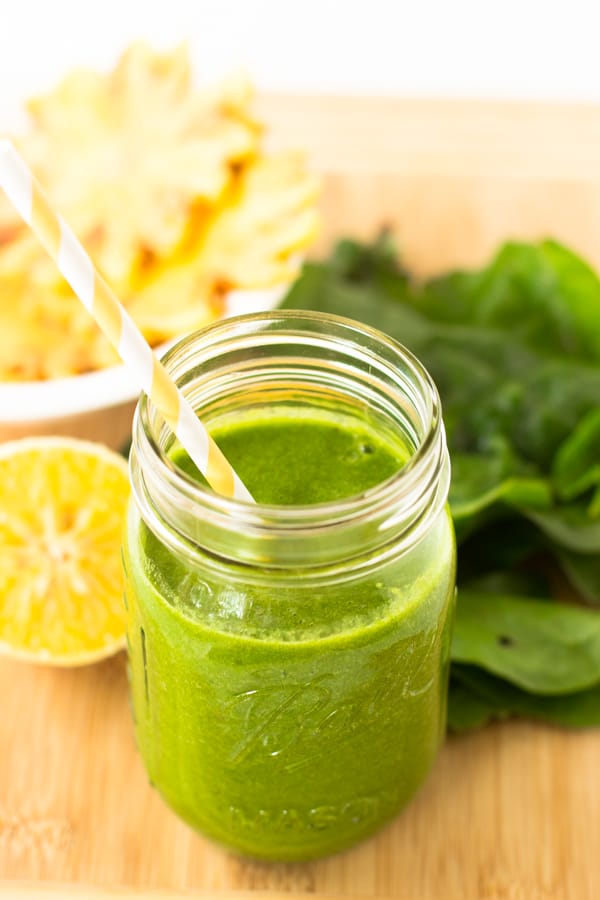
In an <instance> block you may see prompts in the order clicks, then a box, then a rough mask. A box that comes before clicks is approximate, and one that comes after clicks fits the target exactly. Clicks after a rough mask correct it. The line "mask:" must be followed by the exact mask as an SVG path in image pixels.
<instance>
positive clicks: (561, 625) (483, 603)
mask: <svg viewBox="0 0 600 900" xmlns="http://www.w3.org/2000/svg"><path fill="white" fill-rule="evenodd" d="M452 660H453V662H458V663H468V664H470V665H475V666H479V667H480V668H482V669H485V670H486V671H488V672H491V673H493V674H494V675H499V676H501V677H502V678H504V679H506V680H507V681H510V682H511V683H512V684H516V685H517V686H519V687H521V688H523V689H525V690H526V691H529V692H531V693H534V694H566V693H572V692H574V691H578V690H581V689H583V688H587V687H590V686H591V685H593V684H597V683H599V682H600V616H599V615H598V614H597V613H596V612H594V611H593V610H588V609H581V608H578V607H575V606H568V605H566V604H562V603H555V602H552V601H547V602H543V601H540V600H537V599H536V600H533V599H531V598H528V597H517V596H502V595H497V594H491V593H484V592H482V591H476V590H470V589H469V588H468V587H463V588H460V589H459V592H458V602H457V608H456V621H455V625H454V637H453V640H452Z"/></svg>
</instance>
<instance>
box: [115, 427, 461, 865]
mask: <svg viewBox="0 0 600 900" xmlns="http://www.w3.org/2000/svg"><path fill="white" fill-rule="evenodd" d="M213 434H214V436H215V437H216V439H217V441H218V443H219V444H220V446H221V448H222V449H223V451H224V453H225V454H226V456H227V457H228V458H229V459H230V461H231V462H232V464H233V466H234V468H235V469H236V471H238V473H239V475H240V476H241V478H242V480H243V481H244V482H245V483H246V485H247V487H248V488H249V490H250V491H251V493H252V494H253V496H254V497H255V499H257V500H258V501H260V502H263V503H270V504H286V503H287V504H289V503H293V504H306V503H317V502H323V501H329V500H335V499H339V498H342V497H347V496H349V495H350V494H355V493H360V492H362V491H364V490H368V489H369V488H370V487H373V486H374V485H376V484H378V483H379V482H381V481H383V480H385V479H387V478H389V477H390V476H391V475H393V474H394V472H396V471H398V469H399V468H401V467H402V465H404V464H405V462H406V460H407V458H408V456H409V452H408V450H407V448H406V447H405V446H404V445H402V444H398V443H395V442H394V443H393V444H392V443H391V442H389V441H384V440H383V439H382V438H381V437H380V436H378V435H377V434H375V433H374V432H373V430H372V429H370V428H369V427H368V425H367V424H366V423H362V422H355V423H354V424H353V425H352V427H349V425H348V422H347V421H345V420H341V419H339V420H338V419H336V417H335V416H334V415H333V414H330V415H319V417H318V418H317V417H314V418H310V417H307V416H304V417H302V418H299V417H298V416H297V415H294V412H293V411H292V412H290V413H285V412H281V413H279V414H277V415H275V416H273V415H272V416H269V417H264V418H262V419H260V418H255V419H247V420H245V421H242V422H240V423H238V424H235V423H229V424H228V425H227V426H223V427H222V428H221V429H220V430H216V431H214V432H213ZM173 458H174V461H175V462H176V464H177V465H179V466H181V467H182V468H184V469H185V470H186V471H187V472H188V473H189V474H194V476H195V477H196V476H197V477H199V478H200V476H198V475H197V473H196V472H195V469H194V467H193V464H192V463H191V462H190V461H189V459H187V457H185V456H184V455H182V454H181V452H179V453H177V452H176V453H174V456H173ZM130 528H131V531H130V536H129V539H128V541H127V546H126V570H127V574H128V592H127V596H128V609H129V630H128V633H129V651H130V678H131V687H132V696H133V707H134V714H135V720H136V735H137V741H138V745H139V748H140V751H141V754H142V756H143V758H144V761H145V763H146V766H147V769H148V772H149V775H150V778H151V780H152V782H153V784H155V785H156V787H157V788H158V789H159V790H160V792H161V793H162V795H163V796H164V798H165V799H166V800H167V802H168V803H169V804H170V805H171V806H172V807H173V808H174V809H175V810H176V811H177V812H178V813H179V814H180V815H181V816H182V817H183V818H184V819H185V820H186V821H188V822H189V823H190V824H191V825H193V826H194V827H196V828H198V829H200V830H201V831H203V832H204V833H205V834H207V835H209V836H210V837H212V838H214V839H216V840H218V841H220V842H222V843H224V844H226V845H228V846H230V847H233V848H234V849H236V850H239V851H241V852H244V853H247V854H250V855H252V856H257V857H263V858H268V859H284V860H294V859H308V858H313V857H315V856H320V855H323V854H326V853H331V852H335V851H337V850H340V849H342V848H344V847H346V846H349V845H350V844H352V843H354V842H355V841H357V840H358V839H360V838H361V837H364V836H366V835H368V834H370V833H372V832H373V831H374V830H376V829H377V828H378V827H379V826H380V825H381V824H383V823H384V822H385V821H387V820H388V819H390V818H391V817H392V816H393V815H395V814H396V813H397V811H398V810H399V809H400V808H401V807H402V806H403V805H404V804H405V803H406V802H407V800H408V799H409V798H410V797H411V796H412V795H413V794H414V792H415V791H416V789H417V788H418V786H419V785H420V784H421V782H422V781H423V779H424V778H425V776H426V774H427V772H428V771H429V769H430V767H431V765H432V762H433V759H434V758H435V755H436V753H437V750H438V748H439V745H440V742H441V740H442V736H443V733H444V726H445V697H446V683H447V670H448V663H449V644H450V620H451V607H452V602H451V597H452V592H453V575H454V570H453V561H454V548H453V539H452V530H451V526H450V524H449V520H448V517H447V515H446V514H444V515H442V516H441V517H440V520H439V521H438V523H437V525H436V526H435V527H434V529H433V531H432V533H431V534H430V535H429V536H428V538H427V539H425V540H424V541H423V542H422V543H421V544H420V545H419V546H418V547H417V548H416V549H415V550H414V551H412V552H411V553H410V554H408V555H407V556H405V557H399V558H397V559H395V560H392V561H390V562H389V563H388V564H386V565H385V566H383V567H382V566H379V567H371V569H370V570H368V571H366V572H365V574H363V575H358V574H356V575H355V577H348V578H346V579H343V580H342V581H341V582H338V583H336V584H333V585H332V584H331V583H327V582H326V581H323V580H322V581H321V582H319V581H318V580H314V578H313V580H310V579H307V578H306V577H302V575H300V574H293V573H277V572H273V571H270V572H266V573H263V574H262V575H261V574H260V573H259V574H258V576H257V575H256V573H254V575H253V576H252V577H247V576H245V573H244V567H243V566H235V565H233V564H227V563H225V562H223V561H221V562H220V561H218V560H214V559H213V560H209V559H208V558H207V559H206V565H202V566H201V567H200V568H198V567H194V566H192V565H191V564H189V563H185V562H184V561H183V560H182V559H178V558H176V557H175V556H174V555H173V554H172V553H171V552H170V551H169V550H167V549H166V548H165V547H164V546H163V545H162V544H161V543H160V542H159V541H158V539H157V538H156V537H155V536H154V535H153V534H152V533H151V532H150V531H149V530H148V529H147V528H146V527H145V526H143V525H141V526H140V527H139V528H136V527H135V521H134V517H133V515H132V516H131V517H130ZM349 565H350V564H349ZM348 575H349V576H351V575H352V573H351V572H350V571H349V572H348Z"/></svg>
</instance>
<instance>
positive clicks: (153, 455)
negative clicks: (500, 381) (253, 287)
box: [130, 310, 448, 537]
mask: <svg viewBox="0 0 600 900" xmlns="http://www.w3.org/2000/svg"><path fill="white" fill-rule="evenodd" d="M266 326H270V327H271V329H274V330H262V331H261V327H264V328H266ZM333 333H337V334H338V339H340V336H341V340H342V341H343V344H344V349H345V350H346V352H348V348H350V347H351V346H352V345H354V346H356V347H358V346H360V345H364V344H365V341H366V340H367V341H369V342H371V343H372V345H373V346H374V347H375V348H376V349H377V352H378V353H379V355H380V356H381V358H382V359H383V354H384V353H386V354H387V355H388V356H389V357H390V359H392V360H393V359H396V360H397V361H398V363H399V362H400V361H401V363H402V366H403V368H404V370H406V372H407V373H408V375H409V376H410V379H411V381H412V384H413V386H416V387H417V389H418V391H419V393H420V397H421V400H422V401H423V404H424V405H423V409H424V413H425V422H424V434H423V438H422V440H420V441H419V443H418V445H417V446H416V448H415V449H414V452H413V453H412V454H411V456H410V458H409V459H408V460H407V462H406V464H405V465H403V466H402V467H401V468H400V469H399V470H398V471H397V472H395V473H394V474H393V475H391V476H390V477H389V478H387V479H385V480H384V481H381V482H379V483H378V484H376V485H373V486H372V487H370V488H368V489H366V490H364V491H362V492H360V493H358V494H353V495H350V496H348V497H343V498H340V499H337V500H334V501H326V502H321V503H314V504H305V505H295V506H283V505H277V506H276V505H270V504H263V503H252V502H249V501H245V500H240V499H237V498H229V497H225V496H223V495H219V494H216V493H215V492H214V491H213V490H212V489H211V488H210V487H208V486H205V485H202V484H201V483H199V482H198V481H195V480H194V479H193V478H192V477H191V476H190V475H188V474H187V473H186V472H184V471H183V470H182V469H180V468H179V467H178V466H176V465H175V463H173V461H172V460H171V459H170V457H169V455H168V453H167V452H166V451H165V449H164V447H163V446H162V445H161V439H160V437H159V435H158V434H157V433H156V425H157V423H158V422H159V421H160V420H159V419H158V414H157V412H156V410H155V408H154V407H153V404H152V402H151V400H149V398H148V397H147V396H146V395H142V397H141V398H140V401H139V403H138V407H137V409H136V414H135V417H134V430H133V445H132V451H133V452H132V455H131V460H133V458H134V456H136V457H140V458H143V459H144V460H145V461H148V460H151V461H152V466H154V467H156V469H157V471H158V474H159V478H160V479H162V480H163V481H164V482H165V483H166V484H168V485H169V488H170V490H171V493H172V494H173V495H178V496H179V498H180V499H181V500H182V501H183V502H185V503H187V504H188V505H189V504H191V505H195V506H196V508H197V509H198V510H199V511H201V512H202V514H203V515H205V516H207V517H209V518H210V517H216V518H217V519H218V520H219V521H222V522H225V521H229V522H230V523H235V527H236V528H239V529H241V530H243V531H244V532H245V533H250V532H253V531H260V530H261V529H262V530H264V529H267V530H269V531H270V533H271V534H287V535H291V534H296V535H300V536H302V535H304V534H310V535H311V536H313V537H316V536H317V534H318V533H319V532H322V533H323V534H325V533H327V532H330V531H331V529H335V528H336V526H337V527H343V526H344V525H345V524H348V523H350V522H352V521H354V520H356V519H357V518H358V519H360V518H362V519H363V520H369V521H375V520H378V521H379V520H381V521H382V522H385V523H388V522H389V521H390V520H391V519H393V518H394V516H395V517H396V518H397V517H398V515H399V513H398V509H399V507H401V509H402V511H403V514H404V513H406V507H407V505H412V506H414V505H415V504H416V505H418V506H423V504H424V498H425V497H426V496H427V497H429V498H430V500H433V499H435V504H434V505H435V507H436V508H441V506H443V505H444V504H445V501H446V496H447V488H448V485H447V483H446V484H445V485H444V484H442V485H441V491H440V490H439V488H440V484H439V482H440V473H441V471H442V469H444V467H445V468H446V469H447V467H448V461H447V450H446V445H445V434H444V426H443V422H442V418H441V409H440V401H439V395H438V392H437V388H436V386H435V384H434V382H433V380H432V378H431V376H430V375H429V373H428V372H427V370H426V369H425V367H424V366H423V365H422V363H421V362H420V361H419V360H418V359H417V357H416V356H415V355H414V354H413V353H411V351H409V350H408V349H407V348H406V347H404V346H403V345H402V344H400V343H399V342H398V341H395V340H394V339H393V338H391V337H389V336H388V335H386V334H384V333H383V332H381V331H379V330H378V329H375V328H371V327H370V326H366V325H363V324H362V323H359V322H356V321H354V320H352V319H349V318H345V317H342V316H335V315H331V314H328V313H320V312H312V311H308V310H307V311H296V310H293V311H291V310H290V311H286V310H275V311H269V312H266V313H251V314H248V315H243V316H235V317H231V318H228V319H225V320H221V321H219V322H217V323H215V324H213V325H211V326H209V327H207V328H205V329H202V330H201V331H197V332H194V333H192V334H190V335H188V336H186V337H184V338H183V339H182V340H180V341H179V342H177V343H176V344H175V345H174V346H172V347H171V348H170V349H169V350H168V351H167V352H166V353H165V355H164V356H163V358H162V361H163V363H164V365H165V367H166V368H167V371H169V372H170V374H172V375H173V377H175V380H177V381H179V380H180V379H179V378H178V377H177V376H176V375H175V374H174V373H175V372H176V370H177V369H178V368H181V365H182V358H185V356H186V354H188V353H189V351H190V349H193V350H195V351H196V352H197V351H198V348H199V347H201V348H203V350H204V351H205V353H206V354H207V356H208V358H210V359H218V358H219V348H223V347H225V346H226V345H229V344H230V342H231V340H232V339H234V338H235V337H240V336H241V338H245V337H254V338H255V339H256V337H257V335H263V337H266V336H273V335H275V336H276V339H281V338H283V337H290V338H294V339H296V340H297V339H301V338H303V337H304V338H306V339H308V338H309V337H314V335H315V334H318V335H319V336H320V337H321V338H322V339H324V340H328V339H330V337H331V335H332V334H333ZM340 346H341V343H340ZM404 377H405V376H404ZM180 387H182V389H183V392H184V394H185V392H186V391H185V386H183V385H181V384H180ZM130 464H131V465H132V466H133V462H131V463H130ZM152 466H151V467H152ZM134 474H135V473H134V472H133V469H132V484H133V485H134V486H135V478H134ZM139 474H140V473H137V475H138V476H139ZM149 477H151V476H149V475H148V474H147V468H144V473H143V478H145V479H146V480H148V478H149ZM445 481H446V482H447V478H446V479H445ZM138 500H139V498H138ZM138 505H139V503H138ZM425 505H426V504H425Z"/></svg>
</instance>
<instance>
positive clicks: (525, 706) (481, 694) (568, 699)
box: [448, 666, 600, 731]
mask: <svg viewBox="0 0 600 900" xmlns="http://www.w3.org/2000/svg"><path fill="white" fill-rule="evenodd" d="M511 715H512V716H524V717H526V718H531V719H539V720H542V721H545V722H551V723H553V724H555V725H562V726H565V727H569V728H589V727H592V726H598V725H600V684H597V685H594V686H593V687H591V688H587V689H586V690H583V691H576V692H574V693H572V694H563V695H559V696H544V697H541V696H539V695H537V694H531V693H528V692H527V691H524V690H521V689H520V688H518V687H515V686H514V685H512V684H508V683H507V682H506V681H502V679H500V678H496V677H494V676H493V675H489V674H488V673H487V672H482V671H481V670H479V669H475V668H473V667H471V666H455V667H454V668H453V670H452V682H451V685H450V692H449V698H448V725H449V727H450V728H451V730H453V731H466V730H469V729H472V728H478V727H480V726H481V725H483V724H485V723H486V722H489V721H491V720H492V719H504V718H507V717H508V716H511Z"/></svg>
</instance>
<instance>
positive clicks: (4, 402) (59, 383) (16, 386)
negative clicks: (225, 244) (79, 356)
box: [0, 285, 289, 450]
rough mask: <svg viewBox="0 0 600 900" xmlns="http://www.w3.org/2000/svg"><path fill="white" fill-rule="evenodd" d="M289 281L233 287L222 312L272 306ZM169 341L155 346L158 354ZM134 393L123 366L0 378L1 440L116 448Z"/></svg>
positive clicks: (124, 438) (126, 430) (123, 439)
mask: <svg viewBox="0 0 600 900" xmlns="http://www.w3.org/2000/svg"><path fill="white" fill-rule="evenodd" d="M288 287H289V285H278V286H276V287H273V288H268V289H265V290H256V291H231V292H230V293H229V294H228V296H227V298H226V303H225V309H226V312H225V315H226V316H234V315H240V314H242V313H250V312H260V311H262V310H267V309H274V308H275V307H276V306H277V305H278V303H279V302H280V301H281V299H282V298H283V296H284V294H285V293H286V291H287V289H288ZM173 343H175V341H170V342H169V344H165V345H164V346H163V347H161V348H159V349H158V353H159V355H160V353H161V352H164V351H165V350H166V349H167V347H168V346H171V344H173ZM138 396H139V387H138V385H137V384H136V382H135V379H133V378H131V376H130V374H129V372H128V371H127V370H126V369H125V366H112V367H111V368H108V369H100V370H99V371H97V372H89V373H87V374H85V375H74V376H72V377H70V378H55V379H52V380H51V381H24V382H0V441H7V440H12V439H14V438H18V437H25V436H27V435H37V434H46V435H48V434H61V435H71V436H72V437H80V438H84V439H86V440H91V441H100V442H101V443H103V444H106V445H107V446H109V447H112V448H113V449H115V450H120V449H121V448H123V447H124V446H126V445H127V443H128V441H129V437H130V434H131V421H132V417H133V411H134V409H135V404H136V403H137V399H138Z"/></svg>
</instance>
